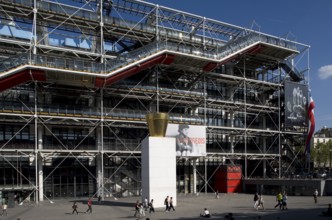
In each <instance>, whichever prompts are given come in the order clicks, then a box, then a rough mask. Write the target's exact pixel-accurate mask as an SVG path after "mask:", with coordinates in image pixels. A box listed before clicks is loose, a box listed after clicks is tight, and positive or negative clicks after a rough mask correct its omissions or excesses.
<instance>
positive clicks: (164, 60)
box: [95, 54, 175, 88]
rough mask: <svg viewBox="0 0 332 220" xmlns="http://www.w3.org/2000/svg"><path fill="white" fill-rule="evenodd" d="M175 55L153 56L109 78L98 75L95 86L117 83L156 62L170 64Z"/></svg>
mask: <svg viewBox="0 0 332 220" xmlns="http://www.w3.org/2000/svg"><path fill="white" fill-rule="evenodd" d="M174 58H175V56H174V55H172V54H162V55H159V56H157V57H154V58H151V59H149V60H146V61H145V62H142V63H140V64H138V65H136V66H133V67H130V68H129V69H126V70H124V71H122V72H119V73H117V74H115V75H113V76H110V77H108V78H106V79H105V78H100V77H96V79H95V86H96V87H97V88H101V87H104V86H106V85H111V84H113V83H116V82H118V81H120V80H123V79H125V78H128V77H130V76H133V75H135V74H136V73H138V72H141V71H143V70H145V69H148V68H151V67H152V66H154V65H156V64H165V65H170V64H171V63H172V62H173V61H174Z"/></svg>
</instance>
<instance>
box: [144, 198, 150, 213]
mask: <svg viewBox="0 0 332 220" xmlns="http://www.w3.org/2000/svg"><path fill="white" fill-rule="evenodd" d="M148 207H149V200H148V197H145V199H144V209H145V211H147V210H148Z"/></svg>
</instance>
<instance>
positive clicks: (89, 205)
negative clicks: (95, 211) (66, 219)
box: [85, 198, 92, 213]
mask: <svg viewBox="0 0 332 220" xmlns="http://www.w3.org/2000/svg"><path fill="white" fill-rule="evenodd" d="M88 212H90V213H92V200H91V198H89V199H88V209H87V210H86V211H85V213H88Z"/></svg>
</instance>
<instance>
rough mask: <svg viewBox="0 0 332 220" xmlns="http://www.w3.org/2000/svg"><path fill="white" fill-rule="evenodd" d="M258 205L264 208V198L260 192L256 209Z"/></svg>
mask: <svg viewBox="0 0 332 220" xmlns="http://www.w3.org/2000/svg"><path fill="white" fill-rule="evenodd" d="M259 207H262V208H263V210H264V209H265V208H264V200H263V195H262V194H260V195H259V199H258V206H257V209H258V208H259Z"/></svg>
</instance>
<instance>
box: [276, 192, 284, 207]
mask: <svg viewBox="0 0 332 220" xmlns="http://www.w3.org/2000/svg"><path fill="white" fill-rule="evenodd" d="M276 202H277V204H276V205H275V206H274V208H277V207H278V206H279V209H281V208H282V194H281V192H279V193H278V194H277V196H276Z"/></svg>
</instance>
